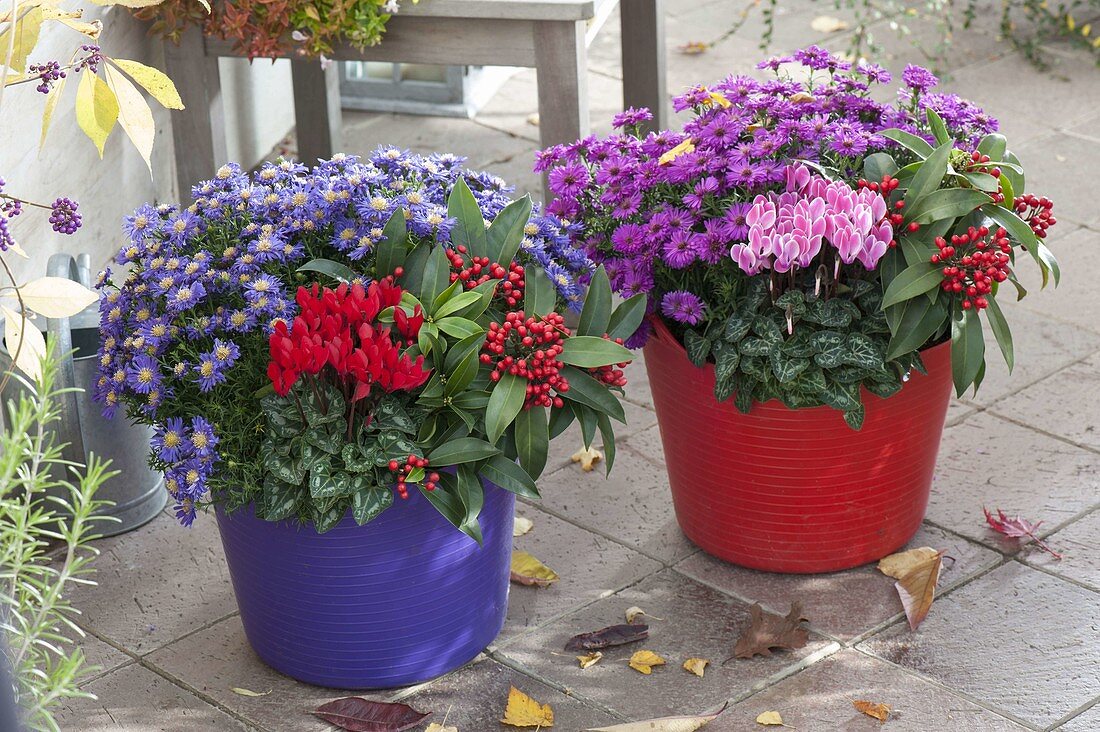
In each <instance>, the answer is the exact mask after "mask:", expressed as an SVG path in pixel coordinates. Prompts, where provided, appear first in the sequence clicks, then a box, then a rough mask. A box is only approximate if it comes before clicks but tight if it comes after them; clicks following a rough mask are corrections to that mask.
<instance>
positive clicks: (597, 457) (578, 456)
mask: <svg viewBox="0 0 1100 732" xmlns="http://www.w3.org/2000/svg"><path fill="white" fill-rule="evenodd" d="M569 459H570V460H572V461H573V462H575V463H580V464H581V470H583V471H584V472H586V473H591V472H592V469H593V468H594V467H596V463H598V462H600V461H601V460H603V453H602V452H600V451H599V450H597V449H596V448H594V447H582V448H581V449H580V450H577V451H576V452H575V453H573V455H572V456H571V457H570V458H569Z"/></svg>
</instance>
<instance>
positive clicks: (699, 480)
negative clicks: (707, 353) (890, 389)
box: [645, 322, 952, 573]
mask: <svg viewBox="0 0 1100 732" xmlns="http://www.w3.org/2000/svg"><path fill="white" fill-rule="evenodd" d="M921 358H922V359H923V361H924V364H925V366H926V367H927V369H928V375H927V376H925V375H922V374H919V373H916V372H914V373H913V374H912V376H911V378H910V379H909V381H908V382H906V384H905V386H904V387H903V388H902V389H901V391H900V392H898V393H897V394H895V395H894V396H892V397H890V398H889V399H881V398H879V397H877V396H874V395H873V394H870V393H868V392H867V391H864V392H863V401H864V405H865V408H866V418H865V419H864V423H863V429H862V430H860V431H858V432H857V431H855V430H852V429H851V428H850V427H848V425H847V424H846V423H845V422H844V419H843V416H842V415H841V413H840V412H838V411H837V410H835V409H832V408H829V407H815V408H811V409H790V408H788V407H786V406H784V405H783V404H782V403H780V402H778V401H772V402H768V403H766V404H757V405H754V406H753V408H752V411H751V412H750V413H749V414H742V413H741V412H739V411H738V410H737V409H736V408H735V407H734V406H733V403H732V401H730V402H723V403H719V402H718V401H717V400H716V399H715V397H714V378H715V377H714V366H713V365H707V366H705V367H703V368H697V367H696V366H694V365H693V364H692V363H691V362H690V361H689V360H688V358H687V353H686V352H685V351H684V348H683V346H681V345H680V343H679V342H678V341H676V340H675V339H674V337H673V336H672V334H671V333H670V332H669V331H668V329H667V328H666V327H665V326H664V325H663V324H662V323H660V322H655V333H654V336H653V337H651V338H650V340H649V342H648V343H647V344H646V346H645V363H646V370H647V371H648V372H649V383H650V386H651V388H652V390H653V403H654V407H655V408H656V410H657V421H658V424H659V425H660V430H661V441H662V442H663V444H664V452H665V462H666V464H667V466H668V479H669V485H670V486H671V489H672V499H673V503H674V504H675V508H676V519H677V521H678V522H679V524H680V528H681V529H682V530H683V532H684V534H686V535H687V537H688V538H689V539H691V541H692V542H694V543H695V544H697V545H698V546H699V547H701V548H702V549H703V550H704V551H706V552H708V553H709V554H713V555H714V556H716V557H719V558H720V559H724V560H726V561H729V562H732V563H734V564H739V565H742V566H745V567H752V568H754V569H761V570H766V571H770V572H791V573H812V572H831V571H836V570H841V569H847V568H849V567H855V566H858V565H861V564H865V563H867V562H871V561H874V560H877V559H881V558H882V557H884V556H886V555H887V554H890V553H891V552H893V551H895V550H896V549H898V548H899V547H901V546H902V545H904V544H905V543H906V542H907V541H908V540H909V539H911V538H912V537H913V535H914V534H915V533H916V532H917V529H918V528H919V527H920V523H921V520H922V519H923V518H924V511H925V508H926V507H927V504H928V494H929V491H930V490H931V486H932V471H933V469H934V468H935V465H936V453H937V451H938V450H939V444H940V436H941V434H942V432H943V424H944V419H945V418H946V415H947V406H948V403H949V401H950V398H951V388H952V386H951V350H950V343H944V344H941V345H938V346H935V347H933V348H930V349H928V350H926V351H924V352H922V354H921Z"/></svg>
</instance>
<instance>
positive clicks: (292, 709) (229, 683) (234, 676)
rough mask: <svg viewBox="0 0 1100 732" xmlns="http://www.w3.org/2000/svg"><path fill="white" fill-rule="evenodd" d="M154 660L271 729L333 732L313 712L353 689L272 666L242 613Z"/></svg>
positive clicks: (381, 697)
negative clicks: (325, 685)
mask: <svg viewBox="0 0 1100 732" xmlns="http://www.w3.org/2000/svg"><path fill="white" fill-rule="evenodd" d="M148 663H150V664H151V665H153V666H155V667H156V668H158V669H160V670H161V671H164V672H165V673H167V674H168V675H170V676H172V677H173V678H175V679H179V681H180V682H182V683H183V684H186V685H187V686H189V687H191V688H193V689H196V690H198V691H199V692H201V693H202V694H205V695H206V696H208V697H209V698H211V699H214V700H215V701H217V702H218V703H219V704H221V705H222V706H223V707H225V708H226V709H230V710H232V711H233V712H234V713H235V714H238V715H240V716H241V717H244V718H246V719H249V720H251V721H252V722H253V723H255V724H257V725H260V726H262V727H263V728H265V729H271V730H294V732H328V730H331V729H332V727H331V726H330V725H328V724H327V723H325V722H322V721H321V720H319V719H317V718H316V717H313V716H312V715H310V714H309V711H310V710H311V709H316V708H317V707H318V706H320V705H321V704H324V703H325V702H327V701H331V700H332V699H334V698H337V697H340V696H347V695H349V694H351V693H352V692H343V691H334V690H332V689H322V688H320V687H317V686H310V685H309V684H303V683H300V682H298V681H295V680H294V679H292V678H290V677H289V676H284V675H283V674H281V673H279V672H278V671H275V670H274V669H272V668H270V667H269V666H267V665H266V664H265V663H264V662H263V661H261V660H260V658H259V657H258V656H257V655H256V654H255V653H254V652H253V650H252V648H251V646H249V645H248V640H247V639H246V638H245V636H244V628H243V627H242V626H241V620H240V618H239V617H237V616H234V617H232V618H226V619H225V620H223V621H222V622H220V623H218V624H216V625H214V626H212V627H210V628H207V629H205V630H203V631H202V632H199V633H196V634H195V635H193V636H190V637H188V638H185V639H183V640H181V641H178V642H176V643H173V644H171V645H169V646H166V647H165V648H161V649H160V650H158V651H157V652H156V653H153V654H152V655H150V656H149V658H148ZM233 688H240V689H248V690H249V691H254V692H256V693H258V694H263V695H264V696H260V697H250V696H242V695H240V694H237V693H234V692H233V691H231V689H233ZM356 695H357V696H363V697H365V698H368V699H374V700H378V701H384V700H385V699H387V698H389V697H390V696H392V695H393V692H381V693H370V692H356ZM192 729H199V728H197V727H195V728H192Z"/></svg>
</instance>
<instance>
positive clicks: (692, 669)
mask: <svg viewBox="0 0 1100 732" xmlns="http://www.w3.org/2000/svg"><path fill="white" fill-rule="evenodd" d="M708 663H710V661H708V660H707V659H705V658H689V659H688V660H686V661H684V670H685V671H687V672H689V673H693V674H695V675H696V676H698V677H699V678H703V674H704V673H705V672H706V669H707V664H708Z"/></svg>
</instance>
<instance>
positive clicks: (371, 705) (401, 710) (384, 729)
mask: <svg viewBox="0 0 1100 732" xmlns="http://www.w3.org/2000/svg"><path fill="white" fill-rule="evenodd" d="M313 714H314V715H316V716H318V717H320V718H321V719H323V720H325V721H326V722H328V723H329V724H332V725H335V726H337V727H339V728H340V729H343V730H347V731H348V732H403V731H404V730H407V729H412V728H413V727H416V726H417V725H419V724H420V723H421V722H422V721H423V720H424V718H425V717H427V716H428V715H429V714H431V712H423V713H422V712H418V711H416V710H415V709H413V708H412V707H410V706H409V705H408V704H392V703H386V702H376V701H368V700H367V699H364V698H362V697H359V696H346V697H344V698H342V699H335V700H333V701H330V702H328V703H326V704H322V705H321V706H319V707H317V708H316V709H314V710H313Z"/></svg>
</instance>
